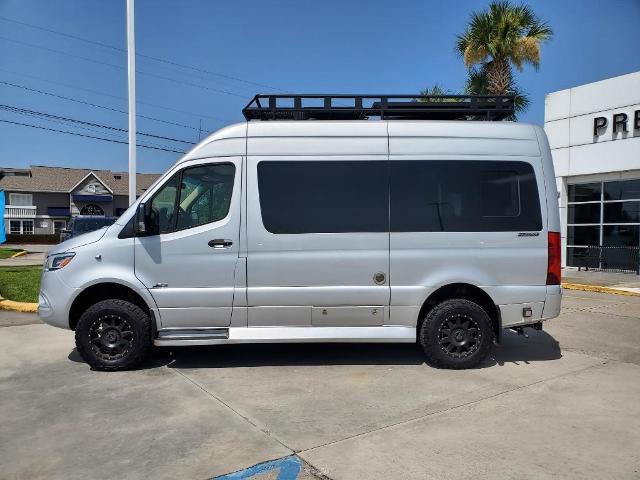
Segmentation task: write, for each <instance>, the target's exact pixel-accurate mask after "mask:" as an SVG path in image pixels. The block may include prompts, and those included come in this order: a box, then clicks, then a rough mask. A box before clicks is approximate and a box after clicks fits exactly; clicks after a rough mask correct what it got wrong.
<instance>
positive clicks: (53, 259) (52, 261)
mask: <svg viewBox="0 0 640 480" xmlns="http://www.w3.org/2000/svg"><path fill="white" fill-rule="evenodd" d="M75 256H76V254H75V253H73V252H66V253H58V254H55V255H50V256H48V257H47V261H46V262H45V264H44V271H45V272H48V271H50V270H60V269H61V268H64V267H66V266H67V265H69V264H70V263H71V260H73V257H75Z"/></svg>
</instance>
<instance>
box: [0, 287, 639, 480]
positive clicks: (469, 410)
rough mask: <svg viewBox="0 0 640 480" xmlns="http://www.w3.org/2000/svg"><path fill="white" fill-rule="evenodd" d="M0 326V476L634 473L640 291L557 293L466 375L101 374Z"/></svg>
mask: <svg viewBox="0 0 640 480" xmlns="http://www.w3.org/2000/svg"><path fill="white" fill-rule="evenodd" d="M0 325H2V327H0V413H1V414H0V465H2V468H1V469H0V477H1V478H8V479H23V478H25V479H26V478H29V479H39V478H41V479H76V478H77V479H87V478H92V479H100V478H105V479H106V478H109V479H112V478H118V479H128V478H158V479H162V478H167V479H168V478H185V479H187V478H198V479H205V478H211V477H214V476H216V475H222V474H225V473H229V472H233V471H236V470H240V469H244V468H247V467H250V466H252V465H255V464H257V463H260V462H264V461H268V460H272V459H277V458H281V457H286V456H289V455H292V454H296V455H297V457H299V458H301V459H302V460H304V461H305V462H307V464H305V465H304V468H303V469H302V470H301V472H302V473H301V474H300V476H299V477H298V478H303V477H304V478H313V476H314V475H313V469H314V468H315V469H316V471H317V472H319V474H318V475H324V476H325V477H324V478H329V479H335V480H338V479H358V480H359V479H385V480H388V479H403V480H404V479H421V480H422V479H456V480H460V479H476V480H477V479H481V478H499V479H510V478H513V479H551V478H553V479H558V478H567V479H569V478H571V479H575V478H579V479H591V478H593V479H604V478H607V479H608V478H620V479H632V478H640V401H639V400H638V399H639V398H640V297H624V296H617V295H608V294H593V293H586V292H565V298H564V302H563V311H562V315H561V317H559V318H558V319H554V320H552V321H550V322H547V324H546V326H545V331H544V332H532V333H531V336H530V338H529V339H525V338H523V337H518V336H516V335H512V334H507V335H506V337H505V341H504V343H503V345H502V346H500V347H496V348H495V349H494V352H493V358H492V359H491V360H490V361H488V362H487V363H486V364H485V365H483V366H482V368H478V369H474V370H467V371H460V372H455V371H446V370H437V369H434V368H431V367H429V366H427V365H426V364H424V362H423V359H422V355H421V352H420V350H419V349H418V348H417V347H414V346H412V345H244V346H243V345H236V346H223V347H206V348H205V347H202V348H183V349H174V350H162V351H158V352H157V353H156V354H155V355H154V357H153V358H152V359H151V360H150V361H149V362H148V363H147V364H146V365H145V368H144V369H142V370H139V371H135V372H119V373H100V372H93V371H91V370H90V369H89V368H88V367H87V365H86V364H84V363H83V362H82V361H81V360H80V359H79V357H78V355H77V354H76V353H75V351H74V349H73V334H72V333H71V332H67V331H63V330H58V329H55V328H52V327H49V326H46V325H42V324H40V323H39V322H38V321H37V318H36V317H35V316H30V315H19V314H13V313H10V312H0ZM309 465H311V467H310V466H309ZM265 475H266V474H265ZM250 478H254V477H250ZM255 478H258V477H255ZM259 478H267V477H266V476H264V477H259ZM268 478H272V477H268ZM273 478H275V476H274V477H273Z"/></svg>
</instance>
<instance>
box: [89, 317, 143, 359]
mask: <svg viewBox="0 0 640 480" xmlns="http://www.w3.org/2000/svg"><path fill="white" fill-rule="evenodd" d="M133 341H134V336H133V328H132V327H131V324H130V323H129V321H128V320H127V319H125V318H122V317H121V316H119V315H102V316H100V317H99V318H97V319H96V320H95V321H94V322H93V323H92V324H91V328H90V329H89V342H90V345H91V350H92V351H93V353H95V354H96V356H97V357H99V358H100V359H102V360H106V361H114V360H118V359H120V358H123V357H125V356H126V355H127V354H128V353H129V351H130V350H131V348H132V347H133Z"/></svg>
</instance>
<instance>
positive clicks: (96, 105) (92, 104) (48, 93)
mask: <svg viewBox="0 0 640 480" xmlns="http://www.w3.org/2000/svg"><path fill="white" fill-rule="evenodd" d="M0 85H7V86H9V87H14V88H21V89H23V90H27V91H29V92H34V93H39V94H41V95H48V96H51V97H55V98H60V99H62V100H67V101H70V102H75V103H80V104H82V105H88V106H90V107H95V108H102V109H104V110H110V111H112V112H117V113H123V114H125V115H127V112H126V111H125V110H120V109H117V108H113V107H107V106H105V105H98V104H97V103H91V102H86V101H84V100H79V99H77V98H71V97H66V96H64V95H58V94H56V93H52V92H47V91H45V90H39V89H37V88H30V87H27V86H25V85H19V84H17V83H11V82H5V81H4V80H0ZM136 117H140V118H144V119H146V120H153V121H154V122H160V123H166V124H167V125H174V126H176V127H182V128H188V129H190V130H195V131H199V130H200V129H198V128H196V127H193V126H190V125H184V124H182V123H177V122H170V121H169V120H162V119H160V118H155V117H149V116H146V115H140V114H137V115H136Z"/></svg>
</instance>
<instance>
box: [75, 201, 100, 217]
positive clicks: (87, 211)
mask: <svg viewBox="0 0 640 480" xmlns="http://www.w3.org/2000/svg"><path fill="white" fill-rule="evenodd" d="M80 215H96V216H98V215H103V216H104V210H103V209H102V207H100V206H99V205H95V204H93V203H90V204H89V205H85V206H84V207H82V209H80Z"/></svg>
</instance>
